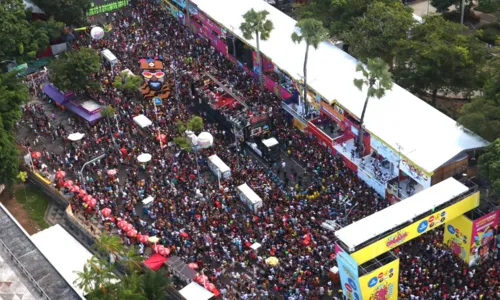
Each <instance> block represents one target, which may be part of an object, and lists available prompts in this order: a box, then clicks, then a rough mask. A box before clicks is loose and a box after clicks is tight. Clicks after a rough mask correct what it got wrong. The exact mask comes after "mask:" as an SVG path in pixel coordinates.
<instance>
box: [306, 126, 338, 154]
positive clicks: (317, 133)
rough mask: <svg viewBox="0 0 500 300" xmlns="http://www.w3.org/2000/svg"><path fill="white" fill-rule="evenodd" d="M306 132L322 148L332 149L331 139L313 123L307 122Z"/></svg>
mask: <svg viewBox="0 0 500 300" xmlns="http://www.w3.org/2000/svg"><path fill="white" fill-rule="evenodd" d="M308 124H309V125H308V126H307V130H308V131H309V133H310V134H311V135H312V136H314V137H316V138H317V139H318V143H319V144H320V145H322V146H323V147H329V148H332V149H333V139H332V138H331V137H329V136H328V135H327V134H326V133H324V132H323V131H322V130H321V129H319V128H318V127H317V126H316V125H315V124H314V123H313V122H311V121H309V122H308Z"/></svg>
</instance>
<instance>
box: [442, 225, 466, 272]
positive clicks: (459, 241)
mask: <svg viewBox="0 0 500 300" xmlns="http://www.w3.org/2000/svg"><path fill="white" fill-rule="evenodd" d="M471 234H472V221H471V220H469V218H467V217H466V216H464V215H462V216H459V217H457V218H455V219H453V220H451V221H450V222H448V223H447V224H446V226H445V228H444V239H443V242H444V244H445V245H447V246H448V247H449V248H450V250H451V252H452V253H453V254H455V255H456V256H457V257H458V258H460V259H461V260H463V261H464V262H466V263H469V254H470V251H469V250H470V242H471Z"/></svg>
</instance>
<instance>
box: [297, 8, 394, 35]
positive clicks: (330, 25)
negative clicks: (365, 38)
mask: <svg viewBox="0 0 500 300" xmlns="http://www.w3.org/2000/svg"><path fill="white" fill-rule="evenodd" d="M375 1H378V2H383V3H393V2H400V1H399V0H310V1H309V2H308V4H307V5H305V6H303V7H302V8H301V10H300V12H299V17H300V18H315V19H318V20H320V21H322V22H323V24H324V26H325V27H326V28H327V29H328V31H329V33H330V36H331V37H333V38H335V39H338V40H340V39H343V38H344V35H345V34H346V33H347V32H349V31H350V30H352V29H353V27H354V20H355V19H356V18H358V17H361V16H363V14H364V13H365V12H366V11H367V10H368V6H369V5H370V4H372V3H374V2H375Z"/></svg>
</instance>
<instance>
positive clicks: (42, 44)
mask: <svg viewBox="0 0 500 300" xmlns="http://www.w3.org/2000/svg"><path fill="white" fill-rule="evenodd" d="M31 29H32V35H33V37H34V38H35V39H36V44H37V50H38V51H43V50H45V49H47V47H48V46H49V45H50V42H51V41H53V40H55V39H57V38H59V37H60V36H61V35H62V34H63V33H64V23H62V22H57V21H56V20H54V18H49V19H48V20H47V21H42V20H35V21H33V22H32V23H31Z"/></svg>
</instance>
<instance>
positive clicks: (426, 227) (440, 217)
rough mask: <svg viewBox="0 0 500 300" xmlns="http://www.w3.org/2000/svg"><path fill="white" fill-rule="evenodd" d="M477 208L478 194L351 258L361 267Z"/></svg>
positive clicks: (409, 226)
mask: <svg viewBox="0 0 500 300" xmlns="http://www.w3.org/2000/svg"><path fill="white" fill-rule="evenodd" d="M478 206H479V192H476V193H474V194H472V195H470V196H468V197H466V198H464V199H462V200H460V201H459V202H457V203H455V204H453V205H451V206H449V207H447V208H445V209H442V210H440V211H437V212H434V213H432V214H430V215H428V216H426V217H425V218H422V219H420V220H418V221H416V222H414V223H412V224H410V225H408V226H406V227H405V228H403V229H401V230H398V231H397V232H395V233H392V234H390V235H388V236H386V237H384V238H382V239H380V240H378V241H376V242H374V243H372V244H371V245H368V246H366V247H365V248H363V249H361V250H358V251H356V252H354V253H351V256H352V258H354V259H355V260H356V261H357V262H358V264H360V265H361V264H363V263H365V262H367V261H369V260H371V259H372V258H374V257H377V256H379V255H380V254H383V253H385V252H387V251H389V250H391V249H394V248H396V247H397V246H400V245H402V244H404V243H406V242H408V241H409V240H412V239H414V238H416V237H418V236H420V235H422V234H424V233H426V232H427V231H430V230H432V229H434V228H436V227H438V226H440V225H442V224H444V223H447V222H449V221H451V220H453V219H455V218H457V217H458V216H461V215H463V214H464V213H466V212H468V211H469V210H472V209H474V208H476V207H478Z"/></svg>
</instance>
